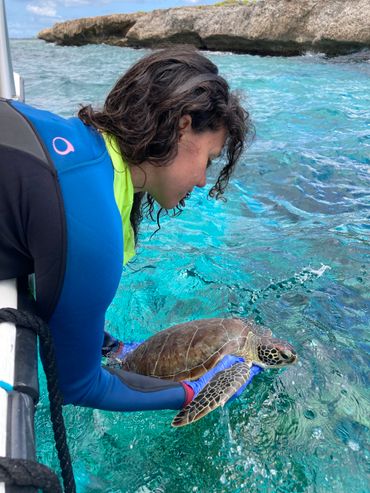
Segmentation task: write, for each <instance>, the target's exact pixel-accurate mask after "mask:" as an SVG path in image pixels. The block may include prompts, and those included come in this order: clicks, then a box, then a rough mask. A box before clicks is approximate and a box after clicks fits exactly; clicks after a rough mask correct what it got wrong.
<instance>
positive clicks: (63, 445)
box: [0, 308, 76, 493]
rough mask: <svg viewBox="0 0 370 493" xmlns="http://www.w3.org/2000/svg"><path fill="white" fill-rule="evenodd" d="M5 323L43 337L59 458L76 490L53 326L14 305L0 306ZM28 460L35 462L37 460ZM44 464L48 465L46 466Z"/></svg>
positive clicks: (70, 491)
mask: <svg viewBox="0 0 370 493" xmlns="http://www.w3.org/2000/svg"><path fill="white" fill-rule="evenodd" d="M1 322H9V323H12V324H14V325H16V326H17V328H25V329H30V330H32V331H33V332H35V333H36V334H37V335H38V336H39V338H40V345H41V348H42V351H43V365H44V371H45V375H46V381H47V388H48V392H49V402H50V415H51V422H52V425H53V432H54V440H55V446H56V449H57V452H58V458H59V463H60V467H61V474H62V478H63V485H64V492H65V493H75V492H76V484H75V480H74V476H73V469H72V462H71V457H70V454H69V449H68V444H67V436H66V429H65V426H64V419H63V413H62V404H63V397H62V394H61V393H60V391H59V387H58V379H57V372H56V364H55V353H54V346H53V342H52V339H51V336H50V331H49V327H48V326H47V324H46V323H45V322H44V321H43V320H41V318H39V317H37V316H36V315H33V314H31V313H27V312H24V311H20V310H16V309H14V308H2V309H0V323H1ZM13 460H17V459H13ZM18 460H20V459H18ZM23 462H25V461H23ZM26 462H27V463H28V462H31V463H32V462H33V461H26ZM22 465H24V464H22ZM43 467H45V468H46V466H43ZM46 469H47V468H46ZM45 491H48V490H45ZM54 491H56V490H54ZM59 491H60V490H59Z"/></svg>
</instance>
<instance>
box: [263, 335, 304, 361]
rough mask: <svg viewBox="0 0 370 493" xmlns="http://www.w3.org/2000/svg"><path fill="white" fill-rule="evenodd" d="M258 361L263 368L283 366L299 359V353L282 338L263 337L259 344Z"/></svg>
mask: <svg viewBox="0 0 370 493" xmlns="http://www.w3.org/2000/svg"><path fill="white" fill-rule="evenodd" d="M257 358H258V359H257V361H256V362H255V363H256V365H258V366H261V367H262V368H268V367H270V366H273V367H275V368H281V367H282V366H287V365H291V364H292V363H295V362H296V361H297V354H296V352H295V350H294V348H293V346H291V345H290V344H289V343H288V342H285V341H282V340H280V339H273V338H269V339H265V340H264V338H262V339H261V341H260V342H259V343H258V344H257Z"/></svg>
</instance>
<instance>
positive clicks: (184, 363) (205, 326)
mask: <svg viewBox="0 0 370 493" xmlns="http://www.w3.org/2000/svg"><path fill="white" fill-rule="evenodd" d="M227 354H233V355H236V356H241V357H242V358H244V360H245V362H241V363H237V364H235V365H233V366H232V367H231V368H228V369H226V370H224V371H221V372H219V373H217V374H216V375H215V376H214V377H213V378H212V380H210V382H209V383H208V384H207V385H206V386H205V387H204V389H203V390H202V391H201V392H200V393H199V394H198V395H197V396H196V398H195V399H193V400H192V401H191V402H190V403H189V404H188V405H187V406H186V407H184V408H183V409H182V410H181V411H180V412H179V413H178V414H177V416H176V417H175V418H174V420H173V422H172V426H184V425H187V424H190V423H192V422H194V421H197V420H198V419H200V418H202V417H203V416H205V415H206V414H208V413H209V412H211V411H212V410H213V409H215V408H216V407H218V406H223V405H224V404H225V403H226V402H227V400H228V399H229V398H230V397H231V396H232V395H233V394H234V393H235V392H236V391H237V390H238V389H239V388H240V387H241V386H242V385H243V384H244V383H245V382H246V381H247V380H248V377H249V372H250V368H251V366H252V364H255V365H258V366H260V367H262V368H270V367H272V368H280V367H282V366H286V365H289V364H291V363H294V362H295V361H296V360H297V356H296V353H295V351H294V349H293V347H292V346H291V345H290V344H289V343H287V342H285V341H282V340H280V339H275V338H273V337H272V333H271V331H270V330H269V329H266V328H265V327H262V326H260V325H256V323H255V322H253V321H252V320H248V319H241V318H209V319H202V320H193V321H191V322H187V323H182V324H179V325H175V326H173V327H170V328H168V329H165V330H162V331H160V332H158V333H157V334H155V335H154V336H152V337H150V338H149V339H147V340H146V341H145V342H143V343H142V344H140V345H139V346H138V347H137V348H136V349H135V350H134V351H132V352H130V353H128V355H127V356H126V357H125V358H124V359H123V360H122V361H121V363H120V364H121V367H122V369H124V370H127V371H131V372H135V373H140V374H142V375H148V376H151V377H157V378H164V379H169V380H175V381H177V382H179V381H182V380H197V379H198V378H199V377H201V376H202V375H203V374H204V373H205V372H207V371H208V370H210V369H211V368H213V367H214V366H215V365H216V364H217V363H218V362H219V361H220V360H221V359H222V358H223V357H224V356H225V355H227Z"/></svg>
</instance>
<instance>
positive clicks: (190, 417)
mask: <svg viewBox="0 0 370 493" xmlns="http://www.w3.org/2000/svg"><path fill="white" fill-rule="evenodd" d="M249 372H250V366H249V365H248V364H247V363H236V364H235V365H233V366H231V367H230V368H227V369H226V370H223V371H220V372H219V373H217V374H216V375H215V376H214V377H213V378H212V380H210V381H209V382H208V384H207V385H206V386H205V387H204V389H203V390H201V391H200V392H199V394H198V395H197V396H196V397H195V398H194V399H193V400H192V401H191V402H189V404H188V405H187V406H185V407H184V408H183V409H182V410H181V411H180V412H179V413H178V414H177V415H176V416H175V417H174V419H173V421H172V426H185V425H188V424H190V423H193V422H194V421H198V419H200V418H203V416H205V415H206V414H208V413H210V412H211V411H213V410H214V409H216V407H219V406H223V405H224V404H225V403H226V402H227V401H228V400H229V399H230V397H231V396H232V395H234V394H235V392H237V391H238V390H239V389H240V387H241V386H242V385H244V384H245V382H246V381H247V380H248V378H249Z"/></svg>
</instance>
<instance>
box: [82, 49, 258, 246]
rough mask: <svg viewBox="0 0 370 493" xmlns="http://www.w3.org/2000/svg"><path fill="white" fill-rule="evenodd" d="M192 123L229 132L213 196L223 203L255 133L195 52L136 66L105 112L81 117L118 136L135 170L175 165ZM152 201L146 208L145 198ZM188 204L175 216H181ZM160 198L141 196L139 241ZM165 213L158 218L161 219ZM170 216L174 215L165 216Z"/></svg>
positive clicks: (236, 100) (163, 53)
mask: <svg viewBox="0 0 370 493" xmlns="http://www.w3.org/2000/svg"><path fill="white" fill-rule="evenodd" d="M183 115H190V116H191V118H192V123H191V126H192V130H193V131H195V132H203V131H207V130H211V131H217V130H219V129H221V128H225V129H226V131H227V138H226V143H225V147H226V152H225V153H224V155H225V157H226V160H227V162H226V164H225V166H224V167H223V169H222V170H221V172H220V174H219V176H218V179H217V181H216V183H215V185H214V186H213V187H212V188H211V190H210V191H209V196H210V197H216V198H220V197H221V196H222V195H223V193H224V190H225V188H226V186H227V184H228V182H229V179H230V175H231V173H232V172H233V170H234V167H235V164H236V162H237V160H238V158H239V157H240V155H241V153H242V151H243V148H244V145H245V142H246V139H247V137H250V138H252V137H253V135H254V128H253V125H252V124H251V122H250V118H249V113H248V112H247V111H246V110H245V109H243V107H242V105H241V102H240V96H239V95H237V94H236V93H233V92H230V88H229V85H228V83H227V82H226V80H225V79H224V78H223V77H221V76H220V75H218V68H217V66H216V65H215V64H214V63H212V62H211V61H210V60H209V59H208V58H207V57H205V56H204V55H202V54H201V53H199V52H198V51H197V50H196V49H195V48H192V47H188V46H177V47H171V48H166V49H162V50H158V51H155V52H152V53H151V54H149V55H148V56H145V57H144V58H141V59H140V60H139V61H138V62H137V63H135V64H134V65H133V66H132V67H131V68H130V69H129V70H128V71H127V72H126V73H125V74H124V75H123V76H122V77H121V78H120V79H119V80H118V81H117V83H116V84H115V86H114V87H113V89H112V90H111V91H110V93H109V94H108V97H107V99H106V101H105V103H104V107H103V109H102V110H101V111H95V110H94V109H93V108H92V107H91V105H88V106H84V107H82V108H81V109H80V111H79V113H78V116H79V118H80V119H81V120H82V121H83V122H84V123H85V124H87V125H92V126H94V127H95V128H96V129H97V130H99V131H102V132H109V133H111V134H113V135H114V136H115V137H116V139H117V142H118V145H119V147H120V151H121V153H122V156H123V157H124V158H125V159H126V161H127V162H128V164H129V165H130V166H135V165H139V164H141V163H143V162H144V161H147V162H150V163H151V164H152V165H155V166H165V165H169V164H170V163H171V161H172V160H173V159H174V158H175V156H176V155H177V151H178V141H179V122H180V118H181V117H182V116H183ZM145 195H147V197H146V198H147V200H146V202H145V203H143V198H144V196H145ZM181 206H184V202H183V201H182V202H181V203H180V205H179V206H178V208H177V209H178V210H177V211H175V214H178V213H179V212H181ZM153 210H154V199H153V197H151V196H150V195H149V194H145V193H136V194H135V198H134V205H133V208H132V212H131V223H132V225H133V228H134V232H135V238H136V237H137V232H138V225H139V223H140V221H141V219H142V217H143V214H145V215H148V216H150V217H151V218H152V219H154V217H153ZM162 211H163V210H162V209H160V211H159V212H158V214H157V223H158V226H159V217H160V214H161V212H162ZM165 212H168V211H165Z"/></svg>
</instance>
